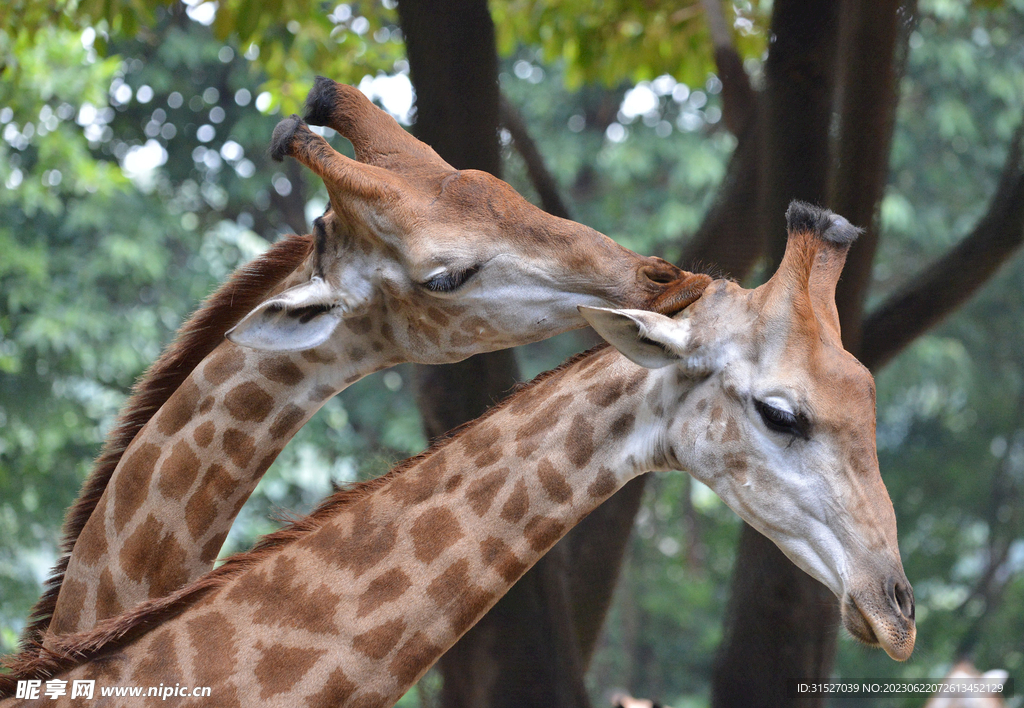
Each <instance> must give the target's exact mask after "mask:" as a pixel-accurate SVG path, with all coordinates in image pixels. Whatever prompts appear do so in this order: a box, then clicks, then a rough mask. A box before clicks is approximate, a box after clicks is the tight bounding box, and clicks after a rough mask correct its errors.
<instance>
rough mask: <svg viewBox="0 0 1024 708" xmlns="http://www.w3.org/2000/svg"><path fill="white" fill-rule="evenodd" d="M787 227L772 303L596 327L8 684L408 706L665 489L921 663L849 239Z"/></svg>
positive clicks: (614, 318)
mask: <svg viewBox="0 0 1024 708" xmlns="http://www.w3.org/2000/svg"><path fill="white" fill-rule="evenodd" d="M788 216H789V223H790V225H791V226H792V227H793V228H792V229H791V231H790V237H789V242H788V244H787V248H786V254H785V257H784V258H783V261H782V264H781V265H780V267H779V270H778V272H777V273H776V274H775V276H773V277H772V279H771V280H770V281H769V282H768V283H766V284H765V285H763V286H761V287H759V288H757V289H755V290H745V289H743V288H741V287H740V286H739V285H737V284H735V283H732V282H728V281H724V280H717V281H714V282H713V283H712V284H711V285H709V286H708V287H707V288H706V289H705V290H704V293H703V295H702V296H701V298H700V299H698V300H696V302H695V303H693V304H692V305H691V306H690V307H689V309H687V310H686V311H684V312H682V313H680V314H678V315H676V316H675V317H665V316H654V317H651V316H648V314H647V313H638V312H636V311H630V310H628V309H627V310H621V309H620V310H616V311H612V312H609V311H607V310H585V316H587V317H588V318H590V319H591V320H592V321H593V322H594V324H595V325H596V326H597V327H598V329H599V330H600V331H602V332H603V333H605V334H607V336H608V338H609V339H610V340H611V344H612V345H613V346H612V347H599V348H597V349H595V350H591V351H590V352H587V353H586V354H584V355H582V356H579V357H576V358H574V359H573V360H571V361H569V362H567V363H566V364H565V365H563V366H562V367H561V368H559V369H557V370H555V371H554V372H549V373H548V374H544V375H542V376H540V377H538V378H537V379H536V380H535V381H534V382H533V383H532V384H531V385H529V386H527V387H525V388H524V389H522V390H521V391H520V392H518V393H517V394H516V395H514V396H512V397H511V398H510V399H508V400H507V401H506V402H505V403H503V404H500V405H499V406H497V407H495V408H493V409H492V410H491V411H489V412H488V413H486V414H485V415H484V416H482V417H481V418H480V419H478V420H477V421H475V422H474V423H472V424H470V425H468V426H467V427H465V428H463V429H461V431H460V432H459V433H458V434H457V435H455V436H454V437H452V438H450V439H447V440H444V441H442V442H440V443H438V444H436V445H435V446H434V447H433V448H432V449H431V450H429V451H428V452H427V453H424V454H423V455H421V456H419V457H416V458H413V459H411V460H409V461H407V462H406V463H405V464H403V465H402V466H400V467H399V468H397V469H396V470H393V471H392V472H391V473H389V474H388V475H386V476H384V477H382V478H379V479H376V480H372V481H370V482H366V483H363V484H360V485H356V486H355V487H353V488H352V489H349V490H346V491H342V492H339V493H338V494H336V495H335V496H334V497H332V498H330V499H328V500H327V501H326V502H325V503H323V504H322V505H321V506H320V507H319V508H318V509H317V510H316V511H314V512H313V514H311V515H310V516H309V517H307V518H305V519H303V520H301V521H299V522H296V523H295V524H293V525H291V526H289V527H286V528H284V529H282V530H281V531H278V532H276V533H274V534H272V535H270V536H268V537H266V538H265V539H264V540H263V541H262V542H261V543H260V544H258V545H257V547H256V548H255V549H254V550H253V551H252V552H250V553H247V554H242V555H240V556H238V557H236V558H234V559H229V560H228V561H227V562H226V563H225V564H224V565H222V566H221V567H220V568H218V569H217V570H214V571H212V572H211V573H209V574H208V575H206V576H205V577H204V578H202V579H201V580H200V581H198V582H197V583H195V584H193V585H192V586H189V587H187V588H185V589H183V590H180V591H177V592H175V593H174V594H172V595H170V596H169V597H166V598H161V599H157V600H154V601H152V602H150V603H147V604H146V605H143V606H141V607H139V608H136V610H134V611H133V612H132V613H131V614H129V615H126V616H124V617H120V618H113V619H110V620H107V621H104V622H102V623H100V625H99V626H98V627H97V628H96V629H95V630H94V631H93V632H91V633H85V634H82V635H77V636H72V637H64V638H58V641H57V643H56V644H55V645H54V646H53V647H52V651H47V652H43V653H41V654H37V655H29V656H26V657H24V660H23V661H20V662H19V661H15V662H14V663H13V665H12V668H13V669H14V673H13V674H12V675H11V676H9V677H7V678H2V679H0V686H2V687H3V690H7V691H10V690H11V687H12V686H13V685H14V684H13V682H14V681H16V680H18V679H19V678H34V677H41V676H49V675H53V674H57V675H60V676H61V677H62V678H65V679H89V678H93V677H105V678H106V679H107V680H116V681H123V682H131V683H135V684H140V685H149V684H154V685H155V683H156V682H157V681H167V680H171V679H169V677H171V676H173V680H174V681H181V682H182V683H183V684H185V683H189V684H192V685H203V686H211V687H212V688H213V691H214V696H215V701H216V702H217V704H218V705H224V706H234V705H246V706H248V705H264V706H292V705H307V706H311V707H312V706H337V705H340V706H361V707H363V708H367V707H370V706H373V707H384V706H389V705H393V704H394V702H395V701H397V700H398V698H399V697H400V696H401V695H402V694H403V693H404V692H405V691H406V690H407V689H408V688H409V687H410V686H411V685H412V684H413V683H414V682H415V681H416V680H417V679H418V678H419V677H420V676H422V674H423V673H424V672H425V671H426V670H427V669H428V668H429V667H430V665H431V664H432V663H433V662H434V661H436V660H437V658H438V657H439V656H440V655H441V654H442V653H443V652H444V651H445V650H447V649H448V648H449V647H450V646H452V644H454V643H455V641H457V639H458V638H459V637H460V636H461V635H462V634H463V633H464V632H466V631H467V630H468V629H469V627H470V626H472V625H473V624H474V623H475V622H476V621H477V620H478V619H479V618H480V617H481V616H482V615H483V614H484V613H485V612H486V611H487V610H488V609H489V608H490V607H491V606H492V605H493V604H494V603H495V602H496V601H497V600H498V598H499V597H500V596H501V595H502V594H503V593H505V592H507V590H508V589H509V588H510V587H511V586H512V585H513V584H514V583H515V581H516V580H518V578H520V577H521V576H522V575H523V573H525V572H526V570H527V569H528V568H529V567H530V566H531V565H532V564H533V563H535V562H536V561H537V559H538V558H540V557H541V556H542V555H543V554H544V553H545V552H546V551H547V550H548V549H549V548H550V547H551V546H552V545H554V543H555V542H556V541H557V540H558V539H559V538H560V537H561V536H562V535H564V534H565V533H566V531H567V530H568V529H569V528H571V527H572V526H573V525H575V524H576V523H578V522H579V521H580V520H581V519H582V518H583V517H585V516H586V515H587V514H589V513H590V512H591V511H592V510H593V509H594V508H596V507H597V506H598V505H599V504H600V503H601V502H602V501H604V500H605V499H607V498H608V497H609V496H610V495H611V494H613V493H614V492H615V491H616V490H617V489H618V488H619V487H621V486H622V485H623V484H625V483H626V482H627V481H628V480H629V479H631V478H633V477H635V476H637V475H639V474H643V473H644V472H646V471H648V470H662V471H667V470H686V471H687V472H689V473H690V474H691V475H693V476H694V477H695V478H697V479H699V480H701V481H703V482H704V483H705V484H707V485H709V486H710V487H711V488H712V489H714V490H715V492H716V493H717V494H719V496H720V497H721V498H722V499H723V501H724V502H725V503H726V504H728V505H729V507H730V508H732V509H733V510H734V511H735V512H736V513H737V514H739V515H740V516H741V517H742V518H744V519H745V520H746V521H747V522H748V523H750V524H752V525H753V526H754V527H755V528H757V529H758V530H759V531H761V532H762V533H764V534H765V535H766V536H768V537H769V538H770V539H771V540H772V541H774V542H775V543H776V544H777V545H778V546H779V547H780V548H781V549H782V550H783V551H784V552H785V553H786V554H787V555H788V556H789V557H790V558H792V559H793V560H794V562H796V563H797V564H798V565H799V566H800V567H801V568H803V569H804V570H806V571H807V572H808V573H809V574H811V575H812V576H813V577H815V578H816V579H818V580H820V581H821V582H822V583H824V584H825V585H827V586H828V587H829V588H830V589H832V590H833V592H835V593H836V595H837V597H839V598H840V600H841V602H842V607H843V620H844V624H845V626H846V628H847V629H848V630H849V631H850V632H851V633H852V634H853V635H854V636H855V637H857V638H858V639H860V640H862V641H864V642H865V643H868V644H871V645H875V646H881V647H882V648H884V649H885V651H886V652H887V653H888V654H889V655H890V656H891V657H893V658H894V659H898V660H905V659H906V658H908V657H909V656H910V653H911V651H912V650H913V646H914V639H915V635H916V626H915V622H914V604H913V593H912V590H911V588H910V584H909V583H908V582H907V579H906V576H905V575H904V572H903V568H902V562H901V560H900V554H899V547H898V544H897V538H896V517H895V513H894V511H893V508H892V504H891V502H890V500H889V496H888V494H887V492H886V490H885V485H884V484H883V482H882V478H881V475H880V473H879V469H878V461H877V456H876V454H875V436H874V432H875V431H874V424H875V411H874V385H873V380H872V378H871V374H870V373H869V372H868V371H867V369H865V368H864V367H863V366H862V365H861V364H860V363H859V362H857V361H856V359H855V358H854V357H853V356H852V355H850V354H849V353H848V352H846V351H845V350H843V348H842V345H841V341H840V339H839V336H838V322H836V321H833V319H832V317H833V314H834V309H833V307H834V306H833V302H832V300H833V297H834V288H835V281H836V278H838V272H839V270H840V269H841V264H842V261H843V260H844V259H845V255H846V249H847V248H848V246H849V240H848V239H847V240H845V241H844V240H840V239H835V238H829V237H828V236H827V225H828V224H830V223H833V218H832V215H831V214H829V213H828V212H824V211H822V210H818V209H814V208H811V207H808V206H806V205H800V204H795V205H794V206H792V207H791V209H790V212H789V214H788ZM846 235H849V234H848V233H847V234H846ZM833 236H834V235H833ZM837 263H838V267H837ZM619 350H621V351H622V352H623V353H625V354H628V356H623V354H622V353H620V351H619ZM692 357H699V358H700V360H701V361H703V362H706V365H703V366H702V367H697V368H695V367H692V366H689V365H688V364H687V362H688V361H690V360H691V359H692ZM631 359H637V360H642V361H644V362H645V363H644V365H638V364H636V363H634V361H632V360H631ZM57 705H61V704H60V703H58V704H57Z"/></svg>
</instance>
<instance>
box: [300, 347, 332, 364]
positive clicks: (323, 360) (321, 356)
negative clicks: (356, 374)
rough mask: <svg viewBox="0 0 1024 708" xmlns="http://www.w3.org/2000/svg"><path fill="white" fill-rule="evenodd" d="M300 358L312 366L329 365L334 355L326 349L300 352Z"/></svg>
mask: <svg viewBox="0 0 1024 708" xmlns="http://www.w3.org/2000/svg"><path fill="white" fill-rule="evenodd" d="M302 358H303V359H305V360H306V361H308V362H311V363H313V364H330V363H331V362H332V361H334V355H333V354H331V352H329V351H328V350H327V349H323V350H321V349H307V350H306V351H304V352H302Z"/></svg>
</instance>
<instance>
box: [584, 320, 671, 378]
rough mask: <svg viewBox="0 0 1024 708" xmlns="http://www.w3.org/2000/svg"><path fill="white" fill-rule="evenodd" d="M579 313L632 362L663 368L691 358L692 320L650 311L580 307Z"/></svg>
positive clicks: (649, 367)
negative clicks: (673, 317)
mask: <svg viewBox="0 0 1024 708" xmlns="http://www.w3.org/2000/svg"><path fill="white" fill-rule="evenodd" d="M578 309H579V311H580V314H581V315H583V318H584V319H585V320H586V321H587V322H589V323H590V326H591V327H593V328H594V329H595V330H596V331H597V333H598V334H600V335H601V336H602V337H603V338H604V339H605V341H607V342H608V343H609V344H611V345H612V346H613V347H615V348H616V349H618V350H619V351H620V352H622V354H623V355H624V356H625V357H626V358H627V359H629V360H630V361H632V362H634V363H636V364H639V365H640V366H643V367H645V368H647V369H660V368H661V367H663V366H668V365H669V364H675V363H678V362H680V361H684V360H686V359H688V358H689V351H688V350H689V346H688V344H689V339H690V336H689V335H690V322H689V320H687V319H683V320H674V319H672V318H671V317H666V316H665V315H659V314H658V313H657V312H648V311H647V310H614V309H608V308H604V307H584V306H582V305H581V306H580V307H579V308H578Z"/></svg>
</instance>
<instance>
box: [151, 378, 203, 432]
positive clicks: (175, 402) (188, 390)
mask: <svg viewBox="0 0 1024 708" xmlns="http://www.w3.org/2000/svg"><path fill="white" fill-rule="evenodd" d="M199 395H200V394H199V387H198V386H196V383H195V381H193V380H192V379H191V378H187V379H185V380H184V381H183V382H182V384H181V386H179V387H178V390H177V391H175V392H174V393H173V394H171V397H170V398H168V399H167V402H166V403H164V405H163V406H162V407H161V408H160V411H159V412H158V413H157V416H156V426H157V429H158V430H159V431H160V432H161V433H163V434H164V435H174V434H175V433H177V432H178V431H179V430H181V429H182V428H184V427H185V425H187V424H188V422H189V421H190V420H192V418H193V416H194V415H195V412H196V406H197V405H198V404H199Z"/></svg>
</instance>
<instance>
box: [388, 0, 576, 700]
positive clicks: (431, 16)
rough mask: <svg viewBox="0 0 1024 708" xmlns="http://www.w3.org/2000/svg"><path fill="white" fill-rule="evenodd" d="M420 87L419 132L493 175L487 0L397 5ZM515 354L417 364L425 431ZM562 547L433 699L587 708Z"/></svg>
mask: <svg viewBox="0 0 1024 708" xmlns="http://www.w3.org/2000/svg"><path fill="white" fill-rule="evenodd" d="M398 10H399V17H400V20H401V23H402V32H403V33H404V35H405V39H406V44H407V48H408V57H409V69H410V74H411V78H412V82H413V86H414V87H415V89H416V133H417V136H418V137H419V138H420V139H421V140H423V141H424V142H426V143H427V144H429V145H431V146H432V147H433V148H434V149H435V150H436V151H437V152H438V153H439V154H440V155H441V157H443V158H444V159H445V160H447V161H448V162H449V163H451V164H452V166H454V167H456V168H458V169H467V168H475V169H479V170H486V171H487V172H490V173H491V174H494V175H496V176H500V175H501V149H500V144H499V142H498V125H499V106H500V103H499V100H500V96H499V90H498V60H497V53H496V49H495V45H494V25H493V23H492V20H491V17H490V14H489V12H488V9H487V3H486V1H485V0H446V1H445V2H441V3H432V2H426V1H425V0H403V1H402V2H401V3H399V7H398ZM517 374H518V369H517V367H516V363H515V357H514V355H513V353H512V352H509V351H504V352H495V353H493V354H484V355H480V356H476V357H472V358H471V359H468V360H466V361H464V362H460V363H458V364H452V365H447V366H420V367H418V383H419V394H418V400H419V407H420V411H421V412H422V414H423V419H424V426H425V428H426V431H427V434H428V435H429V436H430V437H436V436H438V435H440V434H442V433H444V432H446V431H448V430H450V429H451V428H453V427H455V426H456V425H459V424H461V423H464V422H466V421H468V420H472V419H473V418H476V417H477V416H479V415H480V414H481V413H482V412H483V411H484V409H486V408H487V407H488V406H489V405H490V404H492V403H494V402H495V401H496V400H498V399H499V398H501V397H503V396H504V394H505V393H506V392H507V391H508V389H509V388H510V387H511V385H512V384H513V383H514V381H515V379H516V378H517ZM567 548H568V546H566V545H565V544H559V546H557V547H556V548H555V549H553V550H552V552H551V553H549V554H548V555H547V556H546V557H545V558H543V559H542V560H541V562H540V563H538V564H537V566H535V567H534V568H533V570H531V571H530V573H528V574H527V575H526V576H525V577H524V578H523V579H522V580H520V582H519V583H517V584H516V585H515V586H514V587H513V588H512V590H511V591H510V592H509V593H508V594H507V595H506V596H505V597H504V598H502V600H501V601H500V602H499V603H498V604H497V605H496V606H495V607H494V608H493V609H492V610H491V611H490V612H489V613H488V614H487V615H486V616H485V617H484V618H483V619H482V620H481V621H480V622H479V623H477V625H476V626H475V627H474V628H473V629H472V630H470V631H469V632H468V633H467V634H466V636H465V637H463V638H462V640H460V641H459V643H458V644H456V645H455V647H453V648H452V649H451V650H450V651H449V652H448V653H447V654H445V655H444V656H443V657H442V658H441V660H440V661H439V662H438V666H439V668H440V670H441V674H442V676H443V678H444V685H443V688H442V694H441V704H442V705H443V706H445V707H446V708H456V707H461V706H465V707H467V708H469V707H473V708H477V707H482V706H509V707H510V708H511V707H512V706H515V707H516V708H522V707H523V706H552V705H557V706H566V707H568V708H574V707H577V706H578V707H581V708H583V707H585V706H588V702H587V695H586V690H585V687H584V685H583V666H582V663H581V661H580V656H579V650H578V648H577V646H576V635H575V632H574V631H573V628H572V625H571V617H572V614H571V611H570V605H569V597H570V594H569V589H568V582H567V580H566V577H567V574H566V572H565V568H564V565H565V556H566V552H567Z"/></svg>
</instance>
